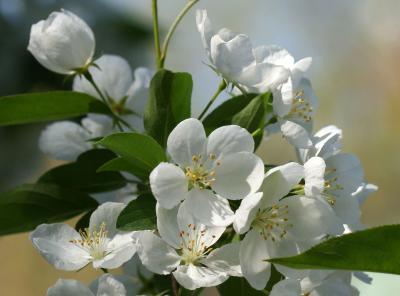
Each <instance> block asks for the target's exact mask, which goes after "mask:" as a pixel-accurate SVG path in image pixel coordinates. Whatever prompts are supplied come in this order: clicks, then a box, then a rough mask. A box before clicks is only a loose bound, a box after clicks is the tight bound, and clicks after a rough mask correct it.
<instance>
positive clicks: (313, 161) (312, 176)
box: [304, 157, 326, 197]
mask: <svg viewBox="0 0 400 296" xmlns="http://www.w3.org/2000/svg"><path fill="white" fill-rule="evenodd" d="M325 168H326V164H325V161H324V160H323V159H322V158H321V157H311V158H310V159H309V160H308V161H307V162H306V163H305V164H304V175H305V178H304V180H305V185H304V192H305V195H306V196H310V197H312V196H319V195H320V194H321V193H322V192H323V191H324V188H325V179H324V175H325Z"/></svg>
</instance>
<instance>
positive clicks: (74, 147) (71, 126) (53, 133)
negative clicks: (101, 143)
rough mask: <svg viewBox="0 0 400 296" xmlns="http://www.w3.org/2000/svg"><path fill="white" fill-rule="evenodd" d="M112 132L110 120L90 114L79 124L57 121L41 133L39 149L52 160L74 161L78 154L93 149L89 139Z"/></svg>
mask: <svg viewBox="0 0 400 296" xmlns="http://www.w3.org/2000/svg"><path fill="white" fill-rule="evenodd" d="M111 131H112V120H111V119H110V118H109V117H107V116H104V115H94V114H91V115H89V116H87V117H85V118H84V119H82V121H81V124H78V123H76V122H73V121H58V122H55V123H52V124H50V125H49V126H47V127H46V128H45V129H44V130H43V131H42V133H41V135H40V139H39V148H40V150H41V151H42V152H43V153H46V154H48V155H50V156H51V157H52V158H54V159H60V160H75V159H76V158H77V157H78V156H79V154H81V153H83V152H85V151H88V150H90V149H92V148H93V144H92V143H90V140H91V139H94V138H97V137H102V136H106V135H107V134H109V133H111Z"/></svg>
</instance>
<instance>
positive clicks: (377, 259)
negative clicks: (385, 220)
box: [268, 225, 400, 274]
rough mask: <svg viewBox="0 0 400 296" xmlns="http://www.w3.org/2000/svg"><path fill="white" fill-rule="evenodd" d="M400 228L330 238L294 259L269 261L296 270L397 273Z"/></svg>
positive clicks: (392, 227) (385, 228)
mask: <svg viewBox="0 0 400 296" xmlns="http://www.w3.org/2000/svg"><path fill="white" fill-rule="evenodd" d="M399 238H400V225H389V226H382V227H377V228H371V229H368V230H364V231H359V232H354V233H350V234H346V235H343V236H341V237H336V238H332V239H329V240H327V241H325V242H323V243H321V244H319V245H317V246H315V247H313V248H311V249H309V250H308V251H306V252H304V253H303V254H300V255H298V256H294V257H287V258H276V259H270V260H268V261H270V262H272V263H279V264H282V265H286V266H288V267H292V268H298V269H342V270H362V271H370V272H382V273H393V274H400V265H399V262H400V239H399Z"/></svg>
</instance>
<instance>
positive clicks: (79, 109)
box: [0, 91, 110, 126]
mask: <svg viewBox="0 0 400 296" xmlns="http://www.w3.org/2000/svg"><path fill="white" fill-rule="evenodd" d="M89 112H91V113H102V114H110V110H109V108H108V107H107V106H106V105H104V104H103V103H102V102H100V101H99V100H98V99H96V98H94V97H92V96H89V95H87V94H84V93H78V92H73V91H54V92H44V93H30V94H20V95H13V96H7V97H1V98H0V126H4V125H13V124H24V123H33V122H42V121H49V120H60V119H65V118H71V117H76V116H81V115H84V114H87V113H89Z"/></svg>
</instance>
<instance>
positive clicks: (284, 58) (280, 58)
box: [254, 45, 294, 69]
mask: <svg viewBox="0 0 400 296" xmlns="http://www.w3.org/2000/svg"><path fill="white" fill-rule="evenodd" d="M254 55H255V57H256V60H257V63H263V62H264V63H270V64H273V65H278V66H283V67H285V68H287V69H291V68H292V67H293V65H294V58H293V56H292V55H291V54H290V53H289V52H288V51H287V50H286V49H284V48H282V47H279V46H277V45H269V46H266V45H263V46H259V47H256V48H255V49H254Z"/></svg>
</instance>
